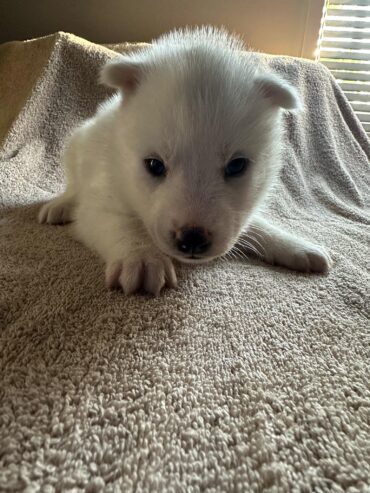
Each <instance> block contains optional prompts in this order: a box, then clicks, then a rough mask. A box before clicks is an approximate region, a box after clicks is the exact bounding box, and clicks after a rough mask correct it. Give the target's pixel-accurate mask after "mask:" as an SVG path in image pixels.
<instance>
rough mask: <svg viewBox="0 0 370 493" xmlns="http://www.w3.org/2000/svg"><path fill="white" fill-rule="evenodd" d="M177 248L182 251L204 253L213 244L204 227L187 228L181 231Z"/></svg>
mask: <svg viewBox="0 0 370 493" xmlns="http://www.w3.org/2000/svg"><path fill="white" fill-rule="evenodd" d="M176 246H177V249H178V250H180V252H182V253H191V254H192V255H194V254H199V253H204V252H205V251H206V250H208V248H209V247H210V246H211V242H210V241H209V238H208V237H207V235H206V232H205V231H204V230H203V229H202V228H190V229H188V228H186V229H183V230H182V231H181V236H180V238H179V239H178V240H177V241H176Z"/></svg>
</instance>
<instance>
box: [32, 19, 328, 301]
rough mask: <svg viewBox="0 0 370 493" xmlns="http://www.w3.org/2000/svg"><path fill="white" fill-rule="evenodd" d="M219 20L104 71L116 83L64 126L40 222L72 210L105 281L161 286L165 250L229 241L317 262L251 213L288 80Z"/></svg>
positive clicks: (173, 254) (70, 216)
mask: <svg viewBox="0 0 370 493" xmlns="http://www.w3.org/2000/svg"><path fill="white" fill-rule="evenodd" d="M242 49H243V46H242V44H241V43H240V42H239V41H238V40H236V39H235V38H233V37H230V36H229V35H228V34H227V33H225V32H224V31H219V30H215V29H212V28H202V29H196V30H186V31H175V32H172V33H170V34H168V35H165V36H163V37H161V38H159V39H158V40H157V41H155V42H154V43H153V44H152V45H150V46H148V47H147V48H144V49H142V50H141V51H140V52H138V53H134V54H130V55H127V56H121V57H119V58H117V59H116V60H114V61H113V62H111V63H108V64H107V65H106V66H105V67H104V68H103V70H102V73H101V82H103V83H104V84H106V85H107V86H110V87H114V88H117V89H118V90H119V92H118V94H117V95H116V96H114V97H113V98H112V99H110V100H109V101H108V102H107V103H105V104H104V105H103V106H102V107H101V108H100V109H99V111H98V112H97V114H96V116H94V117H93V118H92V119H90V120H88V121H86V122H85V123H84V124H83V125H81V126H80V127H79V128H78V129H77V130H76V131H75V132H74V134H73V135H72V138H71V139H70V141H69V143H68V146H67V149H66V152H65V155H64V164H65V168H66V174H67V188H66V191H65V192H64V194H63V195H61V196H60V197H58V198H56V199H54V200H52V201H51V202H49V203H48V204H46V205H44V206H43V207H42V209H41V211H40V214H39V221H40V222H41V223H49V224H55V223H64V222H69V221H74V223H75V231H76V233H77V236H78V237H79V238H80V240H82V241H83V242H84V243H85V244H86V245H87V246H88V247H90V248H92V249H93V250H95V251H96V252H98V253H99V254H100V255H101V256H102V257H103V259H104V261H105V262H106V282H107V285H108V286H112V287H113V286H121V287H122V288H123V291H124V292H125V293H127V294H130V293H133V292H135V291H137V290H138V289H144V290H145V291H147V292H149V293H152V294H155V295H157V294H159V292H160V291H161V289H162V288H163V286H164V285H167V286H169V287H174V286H176V282H177V281H176V274H175V270H174V266H173V261H172V259H177V260H179V261H181V262H191V263H200V262H205V261H209V260H211V259H214V258H215V257H218V256H221V255H223V254H225V253H226V252H228V251H229V250H230V249H232V248H233V247H234V246H235V244H236V243H237V242H238V243H239V246H238V247H237V248H239V250H240V249H242V250H243V252H244V251H257V252H259V253H260V254H261V256H262V257H263V258H264V259H265V260H266V261H267V262H269V263H276V264H280V265H284V266H286V267H289V268H292V269H297V270H300V271H314V272H324V271H326V270H328V268H329V267H330V264H331V260H330V257H329V255H328V254H327V253H326V252H325V250H324V249H322V248H320V247H318V246H316V245H313V244H311V243H309V242H307V241H305V240H302V239H299V238H296V237H294V236H292V235H290V234H288V233H286V232H284V231H282V230H281V229H279V228H277V227H274V226H272V225H270V224H269V223H267V222H266V221H265V220H264V219H262V218H260V217H258V216H257V215H256V214H257V212H258V210H259V209H260V206H261V203H262V201H263V200H264V198H265V197H266V194H267V192H268V191H269V189H270V188H271V186H272V184H273V182H274V179H275V177H276V175H277V173H278V172H279V168H280V159H279V151H280V149H281V136H282V129H281V113H282V111H281V110H282V109H285V110H293V109H295V108H297V107H298V106H299V104H300V103H299V99H298V96H297V94H296V92H295V90H294V89H293V88H292V87H291V86H290V85H289V84H287V83H286V82H284V81H282V80H280V79H279V78H278V77H276V76H275V75H272V74H269V73H268V72H266V70H265V69H264V68H263V67H262V66H261V64H260V63H259V62H258V57H257V56H256V55H254V54H253V53H248V52H244V53H241V50H242Z"/></svg>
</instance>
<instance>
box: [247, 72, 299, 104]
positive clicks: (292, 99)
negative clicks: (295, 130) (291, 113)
mask: <svg viewBox="0 0 370 493" xmlns="http://www.w3.org/2000/svg"><path fill="white" fill-rule="evenodd" d="M254 83H255V88H256V89H257V91H258V93H259V94H260V95H261V96H262V97H263V98H264V99H267V100H269V101H270V103H271V104H272V105H273V106H276V107H278V108H283V109H284V110H298V109H301V108H302V103H301V100H300V98H299V96H298V93H297V91H296V90H295V89H294V88H293V87H292V86H291V85H290V84H288V83H287V82H285V81H284V80H282V79H280V78H279V77H276V76H274V75H270V74H268V75H260V76H258V77H257V78H256V79H255V81H254Z"/></svg>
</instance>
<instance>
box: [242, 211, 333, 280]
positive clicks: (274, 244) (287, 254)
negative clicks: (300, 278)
mask: <svg viewBox="0 0 370 493" xmlns="http://www.w3.org/2000/svg"><path fill="white" fill-rule="evenodd" d="M237 246H238V248H239V249H240V248H242V249H243V251H249V252H251V251H252V252H254V253H258V254H259V255H260V256H261V257H262V258H263V259H264V260H265V261H266V262H268V263H270V264H277V265H283V266H284V267H288V268H289V269H294V270H298V271H303V272H327V271H328V270H329V269H330V267H331V266H332V260H331V258H330V255H329V254H328V253H327V251H326V250H325V249H324V248H322V247H321V246H318V245H315V244H314V243H311V242H309V241H306V240H304V239H302V238H298V237H297V236H294V235H292V234H290V233H288V232H286V231H284V230H282V229H280V228H279V227H277V226H274V225H272V224H270V223H269V222H268V221H266V220H265V219H262V218H260V217H257V218H255V219H253V221H252V223H251V224H250V225H249V226H248V228H247V229H246V231H244V232H243V233H242V234H241V236H240V237H239V240H238V242H237Z"/></svg>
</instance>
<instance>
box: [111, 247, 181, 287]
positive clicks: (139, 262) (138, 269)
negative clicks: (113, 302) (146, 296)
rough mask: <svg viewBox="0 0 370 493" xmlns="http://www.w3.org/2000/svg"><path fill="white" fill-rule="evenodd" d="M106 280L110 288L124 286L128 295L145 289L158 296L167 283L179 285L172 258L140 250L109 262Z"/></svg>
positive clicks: (170, 285)
mask: <svg viewBox="0 0 370 493" xmlns="http://www.w3.org/2000/svg"><path fill="white" fill-rule="evenodd" d="M105 281H106V284H107V286H108V287H109V288H119V287H122V289H123V292H124V293H125V294H127V295H129V294H132V293H135V292H136V291H138V290H141V289H143V290H144V291H146V292H147V293H150V294H153V295H154V296H158V295H159V293H160V292H161V290H162V288H163V287H164V286H165V285H166V286H168V287H170V288H175V287H176V286H177V278H176V272H175V269H174V266H173V263H172V261H171V259H170V258H169V257H167V256H165V255H162V254H160V253H157V252H156V253H153V252H140V253H135V254H131V255H128V256H126V257H125V258H123V259H120V260H118V261H114V262H110V263H108V264H107V267H106V271H105Z"/></svg>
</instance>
